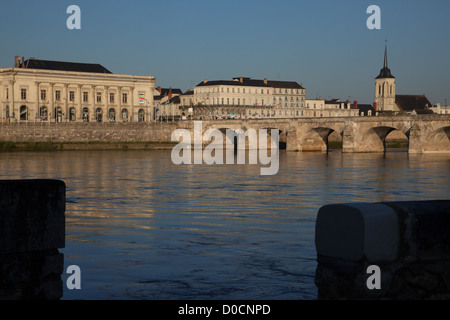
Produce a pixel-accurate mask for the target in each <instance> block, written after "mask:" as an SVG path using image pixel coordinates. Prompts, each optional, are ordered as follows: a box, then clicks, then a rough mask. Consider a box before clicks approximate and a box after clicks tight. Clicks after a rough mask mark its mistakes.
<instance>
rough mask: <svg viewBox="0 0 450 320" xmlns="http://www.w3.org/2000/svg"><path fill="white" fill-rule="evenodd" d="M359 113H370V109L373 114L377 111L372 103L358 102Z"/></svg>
mask: <svg viewBox="0 0 450 320" xmlns="http://www.w3.org/2000/svg"><path fill="white" fill-rule="evenodd" d="M358 110H359V114H366V115H367V114H368V111H372V115H373V116H374V115H375V113H376V111H375V108H374V107H373V106H372V105H371V104H358Z"/></svg>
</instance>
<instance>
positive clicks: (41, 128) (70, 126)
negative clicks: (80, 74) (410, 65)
mask: <svg viewBox="0 0 450 320" xmlns="http://www.w3.org/2000/svg"><path fill="white" fill-rule="evenodd" d="M196 123H197V125H198V124H199V122H196V121H179V122H166V123H164V122H163V123H161V122H156V123H155V122H154V123H139V122H127V123H121V122H120V123H119V122H116V123H106V122H103V123H76V122H68V123H32V122H29V123H26V122H24V123H15V124H14V123H10V124H3V123H2V124H0V142H1V141H11V142H54V143H62V144H64V143H117V142H120V143H140V142H143V143H146V142H168V141H171V136H172V133H173V132H174V130H175V129H181V128H184V129H187V130H188V131H189V132H191V136H192V137H193V133H194V126H195V125H196ZM208 129H218V130H220V131H221V132H222V133H223V134H225V133H226V130H227V129H231V130H234V131H236V130H238V129H242V130H244V131H245V132H248V131H249V130H248V129H254V130H255V131H256V132H259V129H267V130H268V132H269V133H270V132H271V130H270V129H277V130H278V132H279V139H280V147H281V148H286V149H287V150H288V151H327V150H328V141H329V137H330V135H331V134H333V137H334V138H337V139H342V151H343V152H384V151H385V149H386V148H385V141H386V137H387V136H388V135H389V134H390V133H391V132H393V131H395V132H397V133H398V132H401V134H400V135H404V137H405V139H408V140H409V153H416V154H420V153H450V115H420V116H391V117H382V116H377V117H345V118H301V119H248V120H203V121H201V134H202V135H203V134H204V133H205V132H206V131H207V130H208ZM223 140H224V141H225V139H223ZM233 142H234V143H235V141H233ZM246 148H252V147H251V146H250V147H249V146H248V145H247V147H246Z"/></svg>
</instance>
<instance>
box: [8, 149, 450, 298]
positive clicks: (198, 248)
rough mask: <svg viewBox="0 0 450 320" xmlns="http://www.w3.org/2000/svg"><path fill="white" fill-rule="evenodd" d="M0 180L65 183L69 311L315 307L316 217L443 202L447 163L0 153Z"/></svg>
mask: <svg viewBox="0 0 450 320" xmlns="http://www.w3.org/2000/svg"><path fill="white" fill-rule="evenodd" d="M0 175H1V176H0V178H1V179H35V178H50V179H61V180H63V181H64V182H65V183H66V187H67V193H66V201H67V203H66V246H65V248H63V249H60V251H61V252H62V253H63V254H64V264H65V269H66V268H67V266H69V265H78V266H79V267H80V269H81V286H82V287H81V290H69V289H67V288H66V287H65V285H64V287H65V289H64V296H63V299H67V300H72V299H161V300H175V299H176V300H182V299H206V300H207V299H219V300H220V299H227V300H232V299H255V300H259V299H275V300H277V299H283V300H291V299H292V300H294V299H295V300H298V299H316V297H317V289H316V287H315V285H314V273H315V268H316V252H315V246H314V228H315V219H316V215H317V211H318V210H319V208H320V207H321V206H323V205H325V204H329V203H343V202H344V203H346V202H377V201H401V200H431V199H449V198H450V156H449V155H438V154H435V155H408V153H407V152H406V151H405V150H389V152H387V153H386V154H343V153H341V152H340V151H333V152H329V153H327V154H326V153H291V152H286V151H284V150H281V151H280V167H279V171H278V174H276V175H273V176H262V175H260V166H259V165H231V164H224V165H206V164H203V165H174V164H173V163H172V161H171V158H170V151H169V150H152V151H55V152H24V151H21V152H4V153H0ZM62 278H63V280H65V279H66V278H67V275H66V274H63V275H62ZM64 284H65V283H64Z"/></svg>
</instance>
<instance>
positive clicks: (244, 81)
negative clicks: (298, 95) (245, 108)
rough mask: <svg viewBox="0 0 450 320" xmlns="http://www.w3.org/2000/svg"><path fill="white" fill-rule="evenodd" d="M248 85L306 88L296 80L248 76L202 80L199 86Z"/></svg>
mask: <svg viewBox="0 0 450 320" xmlns="http://www.w3.org/2000/svg"><path fill="white" fill-rule="evenodd" d="M217 85H223V86H247V87H266V88H289V89H290V88H296V89H304V88H303V87H302V86H301V85H299V84H298V83H297V82H295V81H273V80H267V79H264V80H257V79H252V78H248V77H236V78H233V80H213V81H208V80H204V81H202V82H200V83H199V84H198V85H197V87H204V86H217Z"/></svg>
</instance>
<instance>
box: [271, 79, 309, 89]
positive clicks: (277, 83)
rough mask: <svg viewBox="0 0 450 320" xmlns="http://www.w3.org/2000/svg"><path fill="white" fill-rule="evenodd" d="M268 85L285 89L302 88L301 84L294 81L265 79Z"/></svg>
mask: <svg viewBox="0 0 450 320" xmlns="http://www.w3.org/2000/svg"><path fill="white" fill-rule="evenodd" d="M267 83H268V84H269V86H270V87H272V88H283V89H284V88H287V89H304V88H303V86H302V85H300V84H298V83H297V82H295V81H273V80H269V81H267Z"/></svg>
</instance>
